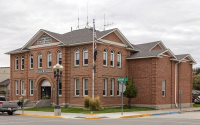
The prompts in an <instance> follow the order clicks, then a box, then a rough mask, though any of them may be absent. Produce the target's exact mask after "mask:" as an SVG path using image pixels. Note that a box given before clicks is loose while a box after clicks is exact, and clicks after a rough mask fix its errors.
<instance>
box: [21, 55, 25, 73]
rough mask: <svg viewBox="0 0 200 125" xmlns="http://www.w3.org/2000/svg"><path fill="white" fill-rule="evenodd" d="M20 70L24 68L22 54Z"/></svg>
mask: <svg viewBox="0 0 200 125" xmlns="http://www.w3.org/2000/svg"><path fill="white" fill-rule="evenodd" d="M21 70H24V56H22V57H21Z"/></svg>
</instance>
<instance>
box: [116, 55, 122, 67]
mask: <svg viewBox="0 0 200 125" xmlns="http://www.w3.org/2000/svg"><path fill="white" fill-rule="evenodd" d="M118 58H119V62H120V63H119V64H120V65H119V66H118V68H121V65H122V60H121V59H122V57H121V52H119V54H118V53H117V63H118Z"/></svg>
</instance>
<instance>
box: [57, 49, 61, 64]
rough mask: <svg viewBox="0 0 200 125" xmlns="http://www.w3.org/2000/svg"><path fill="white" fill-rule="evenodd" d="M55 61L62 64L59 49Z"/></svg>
mask: <svg viewBox="0 0 200 125" xmlns="http://www.w3.org/2000/svg"><path fill="white" fill-rule="evenodd" d="M57 63H58V64H60V65H61V64H62V52H61V51H58V53H57Z"/></svg>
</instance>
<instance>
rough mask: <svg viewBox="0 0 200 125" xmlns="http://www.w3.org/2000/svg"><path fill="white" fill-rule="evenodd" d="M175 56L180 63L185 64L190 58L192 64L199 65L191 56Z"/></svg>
mask: <svg viewBox="0 0 200 125" xmlns="http://www.w3.org/2000/svg"><path fill="white" fill-rule="evenodd" d="M175 56H176V58H177V60H178V61H180V62H184V61H185V58H188V59H189V61H190V62H191V63H192V64H197V62H196V61H195V60H194V59H193V57H192V56H191V55H190V54H181V55H175Z"/></svg>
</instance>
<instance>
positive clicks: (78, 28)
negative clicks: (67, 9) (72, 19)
mask: <svg viewBox="0 0 200 125" xmlns="http://www.w3.org/2000/svg"><path fill="white" fill-rule="evenodd" d="M77 28H78V30H79V11H78V27H77Z"/></svg>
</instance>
